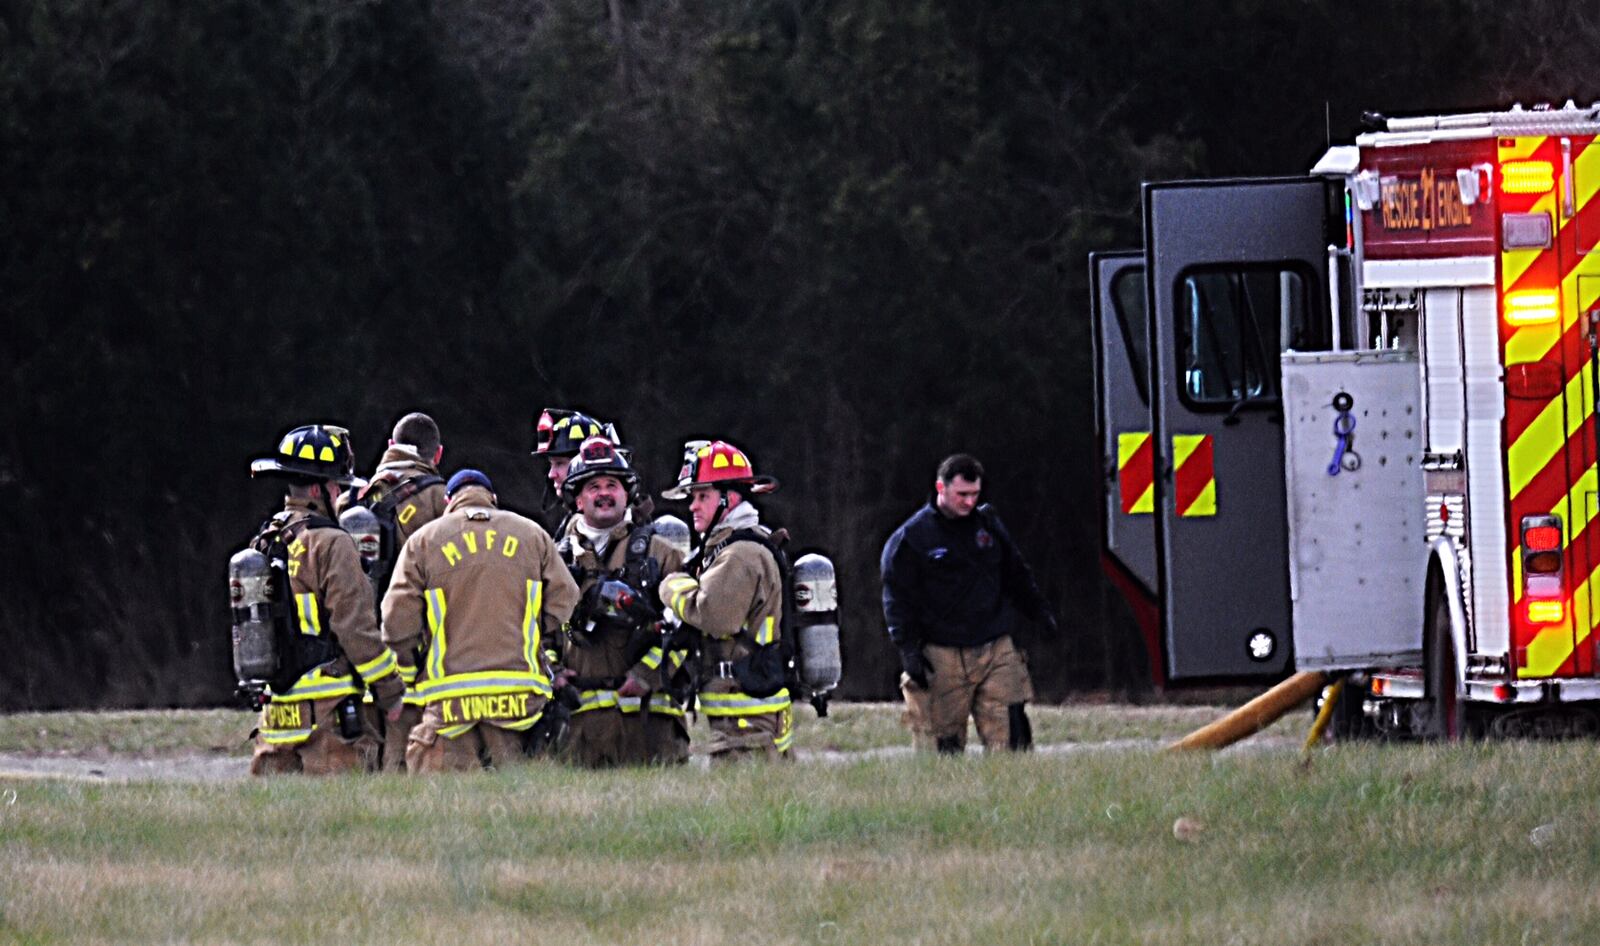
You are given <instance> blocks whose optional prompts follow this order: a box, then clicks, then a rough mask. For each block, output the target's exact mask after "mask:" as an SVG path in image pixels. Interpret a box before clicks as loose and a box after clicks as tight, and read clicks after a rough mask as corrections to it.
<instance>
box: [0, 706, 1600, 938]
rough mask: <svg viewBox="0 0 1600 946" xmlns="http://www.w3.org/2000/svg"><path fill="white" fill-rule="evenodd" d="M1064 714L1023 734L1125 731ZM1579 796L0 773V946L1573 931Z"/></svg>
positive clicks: (937, 763)
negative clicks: (105, 779) (203, 780)
mask: <svg viewBox="0 0 1600 946" xmlns="http://www.w3.org/2000/svg"><path fill="white" fill-rule="evenodd" d="M843 709H845V708H842V707H841V713H840V717H839V719H840V721H841V722H847V721H849V719H850V716H851V715H854V712H852V713H851V714H848V715H847V714H845V713H844V712H842V710H843ZM881 712H885V710H884V709H881V708H874V707H863V708H860V713H861V715H863V716H872V715H874V714H877V713H881ZM1083 712H1084V713H1089V714H1093V713H1098V714H1100V715H1101V716H1103V717H1106V718H1104V719H1101V720H1099V721H1098V722H1095V723H1090V722H1088V721H1083V720H1080V721H1077V722H1074V721H1073V720H1074V718H1075V713H1073V712H1063V713H1062V714H1061V717H1060V719H1058V720H1056V721H1054V722H1053V723H1052V725H1060V726H1062V727H1065V728H1063V729H1062V730H1060V732H1063V733H1066V732H1071V731H1073V730H1072V729H1071V727H1072V726H1084V727H1089V728H1088V729H1085V730H1081V731H1085V732H1088V731H1092V732H1096V733H1101V734H1102V735H1103V738H1107V739H1115V738H1123V736H1124V735H1126V734H1130V733H1132V734H1142V735H1134V736H1131V738H1144V737H1145V736H1146V735H1149V731H1148V730H1147V729H1146V728H1145V727H1147V726H1150V725H1153V724H1152V723H1151V721H1150V720H1146V719H1141V718H1140V717H1141V716H1143V715H1146V714H1145V713H1144V711H1129V710H1127V709H1126V708H1117V707H1102V708H1097V709H1095V710H1092V711H1091V710H1089V709H1084V710H1083ZM1185 712H1187V711H1185ZM808 715H809V714H808ZM1041 715H1042V714H1041ZM1151 715H1154V716H1157V717H1159V716H1160V714H1151ZM1209 715H1211V714H1205V716H1206V717H1209ZM1123 716H1131V718H1132V721H1131V722H1120V721H1118V717H1123ZM1299 716H1300V714H1297V718H1298V717H1299ZM97 718H98V717H97ZM1201 721H1203V719H1202V720H1201ZM1302 721H1303V720H1302ZM84 722H88V720H84ZM1169 722H1170V721H1169ZM5 723H6V725H7V726H16V725H18V723H17V719H16V718H15V717H11V718H7V719H6V720H5ZM213 724H214V721H212V720H208V719H200V720H196V721H194V722H193V723H192V725H193V726H194V727H196V728H195V729H193V730H190V729H189V728H188V726H189V725H191V724H190V723H185V722H181V721H177V720H173V721H168V722H167V723H166V729H165V730H164V731H167V732H168V734H169V736H173V735H175V734H177V733H179V732H187V731H197V732H198V731H209V729H208V727H210V726H211V725H213ZM855 728H856V729H860V730H861V732H857V733H856V734H855V735H853V736H851V738H852V739H854V740H858V741H862V742H870V741H871V738H872V737H871V736H870V735H869V733H868V732H867V731H868V730H869V729H872V726H870V725H869V724H867V723H865V722H861V721H859V720H858V721H856V725H855ZM1180 728H1181V727H1180ZM873 731H876V730H873ZM1162 735H1165V734H1162ZM15 738H16V736H15V734H14V733H9V732H8V734H7V735H5V736H4V740H5V743H6V745H15V743H14V742H13V741H12V740H14V739H15ZM841 738H842V737H841ZM1597 776H1600V765H1597V764H1596V752H1595V746H1593V745H1592V744H1590V743H1560V744H1537V743H1497V744H1480V745H1468V746H1461V747H1440V746H1380V745H1359V746H1339V747H1333V748H1330V749H1324V750H1319V751H1318V752H1317V753H1316V754H1314V755H1313V756H1312V757H1310V759H1309V760H1302V757H1301V756H1300V754H1299V753H1298V752H1295V751H1286V750H1277V751H1266V752H1244V753H1229V754H1225V755H1220V756H1218V755H1205V754H1186V755H1181V756H1175V755H1169V754H1163V753H1158V752H1154V751H1150V750H1149V749H1143V748H1135V749H1128V750H1124V751H1115V752H1093V753H1076V754H1071V753H1056V754H1035V755H1031V756H1020V757H1014V756H1005V757H982V758H980V757H968V758H964V759H963V758H938V757H934V758H929V757H908V756H899V757H881V756H870V755H868V756H862V757H855V758H854V760H852V761H843V762H840V763H838V764H831V765H804V764H795V765H779V766H772V765H752V766H743V767H730V768H719V769H715V770H711V771H706V770H701V769H695V768H687V769H676V770H670V771H661V770H654V771H631V772H601V773H587V772H575V771H570V770H563V769H559V768H555V767H551V766H543V765H538V766H532V767H528V768H524V769H520V770H516V771H511V772H503V773H494V774H489V775H483V776H477V777H447V778H433V779H426V780H424V779H399V778H362V777H351V778H340V779H330V780H320V781H319V780H306V779H283V780H275V781H271V782H259V781H258V782H251V781H240V782H232V783H222V784H209V785H197V784H183V783H165V782H134V783H128V784H117V783H95V782H85V781H56V780H40V779H14V780H7V779H4V778H0V854H3V857H4V861H3V863H4V865H5V870H4V871H3V872H0V943H131V942H204V943H224V942H251V943H269V942H270V943H304V942H340V943H349V942H373V943H386V944H401V943H451V942H472V943H479V942H482V943H490V942H493V943H563V944H577V943H624V942H626V943H639V944H646V943H657V942H666V943H674V944H696V943H739V944H763V946H764V944H769V943H879V942H891V943H939V944H943V943H951V944H955V943H1033V944H1042V943H1061V944H1067V943H1074V944H1076V943H1158V944H1161V943H1206V944H1212V943H1262V944H1267V943H1273V944H1276V943H1326V944H1389V943H1394V944H1400V943H1406V944H1413V943H1517V944H1520V943H1541V944H1548V943H1595V942H1600V911H1596V910H1595V908H1594V906H1595V897H1596V894H1597V892H1600V880H1597V876H1600V793H1597V792H1596V790H1595V785H1596V784H1597V782H1600V778H1597ZM1179 819H1185V820H1184V823H1183V829H1182V830H1180V831H1178V832H1175V830H1174V827H1175V823H1176V822H1178V820H1179ZM1180 833H1181V834H1182V835H1183V836H1184V837H1183V839H1180V838H1179V837H1177V834H1180Z"/></svg>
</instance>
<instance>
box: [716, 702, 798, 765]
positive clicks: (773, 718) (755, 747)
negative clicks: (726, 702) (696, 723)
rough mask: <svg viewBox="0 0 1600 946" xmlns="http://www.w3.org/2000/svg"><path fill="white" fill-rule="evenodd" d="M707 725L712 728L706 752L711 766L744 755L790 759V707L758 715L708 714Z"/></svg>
mask: <svg viewBox="0 0 1600 946" xmlns="http://www.w3.org/2000/svg"><path fill="white" fill-rule="evenodd" d="M706 724H707V726H708V727H710V729H711V738H709V739H707V740H706V754H707V755H709V756H710V757H711V762H712V764H714V765H715V764H720V763H723V762H733V761H736V760H739V759H746V758H756V759H772V760H782V759H788V758H790V755H789V746H790V744H791V743H792V742H794V707H792V706H791V707H788V708H786V709H784V710H783V711H781V712H777V713H762V714H761V715H759V716H708V717H706Z"/></svg>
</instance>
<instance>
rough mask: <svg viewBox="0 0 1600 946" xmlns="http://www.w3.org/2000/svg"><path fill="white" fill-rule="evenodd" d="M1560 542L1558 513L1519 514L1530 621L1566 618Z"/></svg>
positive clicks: (1554, 621) (1526, 611)
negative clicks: (1541, 514) (1552, 514)
mask: <svg viewBox="0 0 1600 946" xmlns="http://www.w3.org/2000/svg"><path fill="white" fill-rule="evenodd" d="M1561 541H1562V536H1561V518H1560V517H1559V516H1523V517H1522V549H1521V555H1522V601H1523V607H1524V614H1525V615H1526V617H1527V619H1528V623H1529V624H1560V623H1561V622H1562V621H1563V620H1565V619H1566V616H1567V614H1566V612H1567V601H1566V591H1565V588H1564V584H1565V582H1564V581H1563V576H1562V562H1563V556H1562V547H1561Z"/></svg>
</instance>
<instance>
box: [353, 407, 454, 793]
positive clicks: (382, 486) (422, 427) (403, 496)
mask: <svg viewBox="0 0 1600 946" xmlns="http://www.w3.org/2000/svg"><path fill="white" fill-rule="evenodd" d="M443 459H444V443H443V442H442V441H441V440H440V437H439V425H438V424H437V423H435V422H434V419H433V418H432V417H429V416H428V415H427V414H423V413H420V412H416V411H413V412H412V413H410V414H407V415H405V416H404V417H402V418H400V420H398V421H397V422H395V425H394V431H393V433H391V434H390V436H389V446H388V449H386V450H384V452H383V456H382V457H381V458H379V460H378V468H377V469H376V470H374V471H373V473H372V478H371V479H370V480H368V481H367V485H366V486H364V487H362V488H361V490H360V491H359V493H358V494H357V495H356V497H355V501H356V502H359V503H361V504H362V505H364V506H367V507H368V508H369V509H371V510H372V511H373V513H374V515H375V517H376V518H377V519H379V520H380V521H381V522H383V523H385V526H384V527H385V528H388V529H390V530H391V532H392V538H391V539H390V540H389V542H390V543H391V544H392V545H393V551H392V553H390V554H392V555H398V554H399V549H400V548H401V547H403V546H404V545H405V543H406V540H407V539H409V538H411V536H412V534H414V533H415V532H416V531H417V530H418V529H421V528H422V527H423V526H425V525H427V524H428V523H430V522H432V521H433V520H435V519H437V518H439V517H440V516H442V515H444V506H445V496H444V486H445V482H444V478H443V477H441V476H440V475H439V462H440V461H441V460H443ZM385 551H388V550H385ZM393 567H394V560H393V558H390V559H389V560H388V561H387V562H385V563H384V565H383V572H384V574H382V575H381V576H380V577H379V578H376V579H374V580H375V582H376V584H375V587H374V590H375V592H376V594H377V596H378V600H379V602H381V601H382V600H383V594H384V592H385V591H387V590H388V587H387V579H388V577H389V573H391V572H392V570H393ZM377 585H382V587H377ZM402 673H403V674H404V675H405V682H406V686H407V688H408V689H407V692H406V697H405V707H404V708H403V709H402V710H401V712H400V719H399V720H398V721H396V722H393V723H389V724H387V725H386V726H385V727H384V753H383V770H384V771H385V772H404V771H405V769H406V740H407V737H408V736H409V735H410V733H411V730H412V727H414V726H416V725H417V722H418V721H419V720H421V719H422V698H421V697H420V696H419V695H418V694H417V693H416V690H415V685H416V682H417V681H416V666H415V664H412V665H410V666H408V667H405V668H403V670H402Z"/></svg>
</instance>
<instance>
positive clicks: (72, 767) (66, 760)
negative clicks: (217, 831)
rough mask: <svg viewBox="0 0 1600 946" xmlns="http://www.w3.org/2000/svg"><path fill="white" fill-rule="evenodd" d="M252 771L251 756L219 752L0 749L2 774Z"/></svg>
mask: <svg viewBox="0 0 1600 946" xmlns="http://www.w3.org/2000/svg"><path fill="white" fill-rule="evenodd" d="M249 774H250V760H249V759H247V758H245V757H243V756H227V755H218V754H216V753H194V754H190V755H172V756H161V757H157V758H136V757H133V756H109V755H107V756H97V757H83V756H63V755H33V754H28V753H21V752H0V778H64V779H88V780H93V781H107V782H150V781H158V782H225V781H231V780H233V779H242V778H245V777H246V776H248V775H249Z"/></svg>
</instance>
